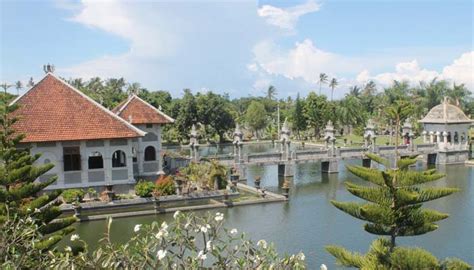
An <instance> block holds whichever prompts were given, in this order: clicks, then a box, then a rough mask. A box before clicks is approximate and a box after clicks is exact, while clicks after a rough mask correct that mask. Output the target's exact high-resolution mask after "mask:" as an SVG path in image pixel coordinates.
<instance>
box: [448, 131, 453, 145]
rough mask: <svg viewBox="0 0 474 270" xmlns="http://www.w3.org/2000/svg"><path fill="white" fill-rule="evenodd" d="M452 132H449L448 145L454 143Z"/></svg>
mask: <svg viewBox="0 0 474 270" xmlns="http://www.w3.org/2000/svg"><path fill="white" fill-rule="evenodd" d="M451 136H452V135H451V132H448V143H451V142H452V139H451Z"/></svg>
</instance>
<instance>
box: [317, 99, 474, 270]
mask: <svg viewBox="0 0 474 270" xmlns="http://www.w3.org/2000/svg"><path fill="white" fill-rule="evenodd" d="M389 110H390V113H391V114H392V117H393V118H394V119H395V123H396V126H397V130H398V129H399V126H400V122H401V120H404V119H405V118H406V117H407V115H408V112H409V111H410V109H409V105H408V103H405V102H396V103H394V104H393V106H391V108H389ZM397 137H398V136H397ZM395 153H396V164H395V166H393V165H392V164H390V162H389V160H387V159H385V158H382V157H380V156H377V155H375V154H370V153H368V154H366V155H367V157H368V158H370V159H371V161H372V162H376V163H379V164H381V165H383V167H384V168H385V169H384V170H378V169H374V168H365V167H363V166H347V169H348V170H349V171H350V172H351V173H352V174H354V175H356V176H358V177H359V178H361V179H363V180H365V181H367V182H368V183H369V185H356V184H354V183H351V182H346V187H347V190H348V191H349V192H350V193H351V194H353V195H355V196H357V197H359V198H361V199H363V200H365V201H367V202H366V203H355V202H338V201H331V203H332V204H333V205H334V206H336V207H337V208H338V209H340V210H342V211H343V212H345V213H347V214H349V215H351V216H353V217H355V218H358V219H361V220H363V221H366V222H367V223H366V224H365V225H364V229H365V231H367V232H369V233H371V234H375V235H380V236H388V237H389V238H379V239H377V240H375V241H374V242H373V243H372V246H371V248H370V249H369V252H368V253H367V254H358V253H352V252H350V251H348V250H346V249H344V248H343V247H339V246H328V247H326V249H327V250H328V251H329V253H331V254H332V255H333V256H334V257H336V259H337V261H338V262H339V263H340V264H341V265H343V266H348V267H357V268H360V269H470V266H469V265H468V264H466V263H464V262H462V261H460V260H458V259H448V260H445V261H441V262H440V261H438V259H437V258H436V257H434V256H433V255H432V254H430V253H429V252H428V251H426V250H423V249H419V248H404V247H398V246H396V239H397V237H403V236H416V235H421V234H425V233H428V232H431V231H434V230H436V229H437V228H438V225H437V224H436V222H437V221H440V220H443V219H446V218H447V217H448V214H446V213H441V212H438V211H436V210H433V209H426V208H422V204H423V203H424V202H428V201H432V200H436V199H439V198H442V197H445V196H448V195H451V194H453V193H455V192H457V191H458V189H456V188H446V187H429V186H421V184H425V183H429V182H433V181H436V180H439V179H441V178H443V177H444V175H443V174H439V173H437V172H436V170H435V169H431V170H426V171H413V170H409V167H410V165H414V164H415V163H416V161H417V159H416V156H410V157H408V158H402V159H399V158H398V151H397V149H396V151H395Z"/></svg>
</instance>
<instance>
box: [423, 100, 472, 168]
mask: <svg viewBox="0 0 474 270" xmlns="http://www.w3.org/2000/svg"><path fill="white" fill-rule="evenodd" d="M473 122H474V121H473V120H471V119H470V118H469V117H467V116H466V115H465V114H464V112H463V111H462V110H461V109H460V108H459V107H457V106H455V105H453V104H449V102H448V100H447V98H445V100H444V101H443V103H441V104H439V105H437V106H435V107H433V108H432V109H431V110H430V111H429V112H428V114H427V115H426V116H425V117H424V118H423V119H421V120H420V123H423V128H424V131H423V139H424V142H428V143H434V144H436V146H437V148H438V158H437V163H438V164H446V163H461V162H464V161H465V160H467V159H468V148H469V144H468V143H469V138H468V136H469V128H470V127H471V125H472V123H473Z"/></svg>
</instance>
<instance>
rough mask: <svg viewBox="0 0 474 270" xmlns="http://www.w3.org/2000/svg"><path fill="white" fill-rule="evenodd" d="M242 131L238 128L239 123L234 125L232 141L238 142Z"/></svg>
mask: <svg viewBox="0 0 474 270" xmlns="http://www.w3.org/2000/svg"><path fill="white" fill-rule="evenodd" d="M243 135H244V134H243V133H242V131H241V130H240V125H239V124H238V123H237V124H236V125H235V130H234V143H238V142H241V141H242V137H243Z"/></svg>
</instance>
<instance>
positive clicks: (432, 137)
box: [430, 131, 434, 143]
mask: <svg viewBox="0 0 474 270" xmlns="http://www.w3.org/2000/svg"><path fill="white" fill-rule="evenodd" d="M430 143H434V132H433V131H430Z"/></svg>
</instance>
